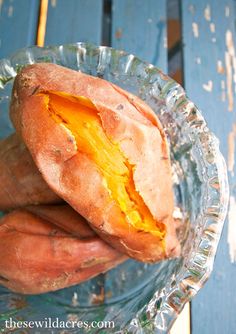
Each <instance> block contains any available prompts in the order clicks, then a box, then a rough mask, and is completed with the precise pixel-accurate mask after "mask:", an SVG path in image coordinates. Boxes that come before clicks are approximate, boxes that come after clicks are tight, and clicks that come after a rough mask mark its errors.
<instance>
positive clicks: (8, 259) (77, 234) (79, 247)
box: [0, 205, 126, 294]
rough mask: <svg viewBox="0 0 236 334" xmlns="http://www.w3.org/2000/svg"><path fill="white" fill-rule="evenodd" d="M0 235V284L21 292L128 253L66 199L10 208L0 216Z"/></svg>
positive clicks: (78, 278) (47, 287) (107, 265)
mask: <svg viewBox="0 0 236 334" xmlns="http://www.w3.org/2000/svg"><path fill="white" fill-rule="evenodd" d="M57 223H58V225H57ZM69 230H71V232H69ZM0 240H1V243H0V253H1V257H0V284H2V285H4V286H5V287H7V288H9V289H11V290H13V291H15V292H18V293H23V294H40V293H45V292H48V291H55V290H58V289H62V288H65V287H69V286H71V285H74V284H78V283H81V282H83V281H85V280H88V279H90V278H92V277H94V276H96V275H98V274H100V273H102V272H106V271H107V270H109V269H111V268H113V267H115V266H116V265H118V264H119V263H121V262H123V261H124V260H125V259H126V257H125V256H124V255H123V254H120V253H118V252H117V251H116V250H115V249H113V248H111V247H110V246H109V245H108V244H106V243H105V242H104V241H103V240H102V239H100V238H99V237H98V236H96V235H95V233H94V232H93V230H92V229H91V228H90V227H89V225H88V224H87V223H86V221H85V220H84V219H83V218H82V217H81V216H80V215H79V214H77V213H76V212H75V211H74V210H73V209H72V208H70V207H69V206H67V205H62V206H54V207H51V206H48V207H47V206H35V207H33V206H32V207H27V208H25V209H19V210H15V211H13V212H12V213H9V214H8V215H6V216H4V217H3V218H2V219H1V220H0Z"/></svg>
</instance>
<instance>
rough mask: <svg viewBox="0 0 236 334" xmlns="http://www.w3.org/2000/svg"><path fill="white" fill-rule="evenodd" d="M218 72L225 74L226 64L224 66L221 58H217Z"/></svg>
mask: <svg viewBox="0 0 236 334" xmlns="http://www.w3.org/2000/svg"><path fill="white" fill-rule="evenodd" d="M217 72H218V73H219V74H224V73H225V69H224V66H223V63H222V61H221V60H217Z"/></svg>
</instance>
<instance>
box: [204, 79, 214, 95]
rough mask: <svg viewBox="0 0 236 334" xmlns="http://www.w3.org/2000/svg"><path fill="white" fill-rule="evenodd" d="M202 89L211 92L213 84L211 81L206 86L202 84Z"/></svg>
mask: <svg viewBox="0 0 236 334" xmlns="http://www.w3.org/2000/svg"><path fill="white" fill-rule="evenodd" d="M202 87H203V89H204V90H205V91H207V92H212V89H213V82H212V81H211V80H209V81H208V82H207V83H206V84H203V85H202Z"/></svg>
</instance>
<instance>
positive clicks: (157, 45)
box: [112, 0, 167, 72]
mask: <svg viewBox="0 0 236 334" xmlns="http://www.w3.org/2000/svg"><path fill="white" fill-rule="evenodd" d="M112 46H113V47H115V48H117V49H124V50H125V51H127V52H129V53H133V54H135V55H136V56H138V57H139V58H141V59H143V60H145V61H147V62H149V63H152V64H153V65H156V66H158V67H159V68H161V69H162V70H163V71H164V72H167V42H166V1H165V0H158V1H157V0H145V2H144V1H143V0H113V6H112Z"/></svg>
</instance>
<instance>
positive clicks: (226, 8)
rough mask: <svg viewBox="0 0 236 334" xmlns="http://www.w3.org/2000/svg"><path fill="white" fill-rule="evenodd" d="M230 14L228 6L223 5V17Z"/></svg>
mask: <svg viewBox="0 0 236 334" xmlns="http://www.w3.org/2000/svg"><path fill="white" fill-rule="evenodd" d="M229 14H230V8H229V6H225V17H229Z"/></svg>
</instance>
